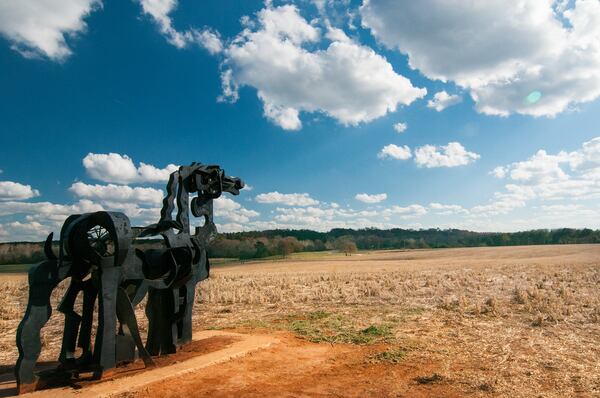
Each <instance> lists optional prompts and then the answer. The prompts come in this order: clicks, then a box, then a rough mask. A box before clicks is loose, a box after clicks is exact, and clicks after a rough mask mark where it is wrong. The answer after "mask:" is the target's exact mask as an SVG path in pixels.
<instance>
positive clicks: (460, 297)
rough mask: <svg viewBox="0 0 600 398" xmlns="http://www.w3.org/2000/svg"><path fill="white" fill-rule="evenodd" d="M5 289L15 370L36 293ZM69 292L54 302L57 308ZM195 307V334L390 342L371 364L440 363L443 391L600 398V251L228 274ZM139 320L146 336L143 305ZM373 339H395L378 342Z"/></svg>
mask: <svg viewBox="0 0 600 398" xmlns="http://www.w3.org/2000/svg"><path fill="white" fill-rule="evenodd" d="M2 290H3V292H6V294H3V295H2V299H1V300H2V302H1V303H0V348H1V352H2V354H1V356H0V360H1V361H2V363H3V364H5V365H8V364H10V363H12V362H13V361H14V359H15V358H16V349H15V347H14V333H15V329H16V326H17V324H18V321H19V318H20V317H21V315H22V312H23V310H24V307H25V304H26V296H27V286H26V283H25V281H24V280H20V281H19V280H15V279H14V278H13V279H10V280H6V281H5V282H3V283H2ZM62 291H64V286H61V288H59V289H57V291H56V292H55V293H54V294H53V298H52V300H53V303H54V304H55V305H56V304H57V302H58V300H59V299H60V297H61V293H62ZM196 301H197V305H196V306H195V312H196V313H195V316H194V321H195V325H196V327H197V328H235V329H238V330H246V331H248V332H251V333H252V332H254V330H255V329H259V330H271V329H286V330H291V331H292V332H294V333H296V334H298V335H299V336H300V337H304V338H307V339H309V340H311V341H324V342H329V343H337V342H342V343H349V342H350V343H358V344H365V343H369V342H374V341H375V342H378V343H386V344H388V348H387V349H386V350H383V351H382V353H381V354H380V355H379V356H377V355H376V356H375V357H373V358H379V360H384V361H385V360H386V358H388V359H389V361H391V362H392V363H397V362H403V361H416V362H419V361H422V362H427V361H429V362H431V361H436V362H439V363H441V364H442V369H443V371H442V372H441V373H440V374H441V375H442V376H443V378H444V380H445V382H448V383H455V384H457V385H459V386H461V388H463V387H464V389H465V391H466V392H467V391H470V392H476V393H477V394H489V393H496V394H500V395H505V394H512V395H516V396H527V394H534V395H540V394H541V395H542V396H565V395H572V394H580V395H595V394H600V368H599V367H600V365H599V363H598V362H599V361H598V358H600V348H599V347H600V246H597V245H579V246H571V245H568V246H539V247H518V248H474V249H447V250H446V249H444V250H431V251H405V252H393V251H392V252H373V253H368V254H367V253H359V254H358V255H353V256H350V257H343V258H342V257H334V258H331V259H319V258H317V257H311V258H310V259H307V260H301V261H299V260H293V259H292V260H288V261H282V262H268V263H252V264H245V265H229V266H225V267H217V268H215V270H214V272H213V273H212V275H211V278H210V279H209V280H208V281H205V282H203V283H201V284H200V285H199V291H198V295H197V299H196ZM319 313H322V314H326V316H323V317H319V316H315V315H314V314H319ZM311 314H312V315H311ZM138 316H139V319H140V323H142V327H141V329H142V331H143V333H144V332H145V317H144V315H143V310H142V307H140V308H138ZM61 326H62V316H61V314H59V313H56V312H55V313H54V314H53V317H52V319H51V321H50V322H49V324H48V325H47V326H46V328H45V329H44V343H45V344H44V353H43V356H42V359H53V358H55V356H56V354H57V352H58V349H59V346H60V333H61V330H60V328H61ZM369 328H375V329H369ZM365 330H371V331H373V330H375V331H377V333H379V331H382V330H383V331H384V332H382V333H383V334H384V335H385V336H377V339H373V340H371V339H369V338H367V337H368V336H369V335H368V332H364V331H365ZM380 337H381V338H380ZM386 353H387V354H386ZM373 358H371V359H369V358H366V359H365V360H366V361H373ZM390 358H391V359H390Z"/></svg>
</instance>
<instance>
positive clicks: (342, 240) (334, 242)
mask: <svg viewBox="0 0 600 398" xmlns="http://www.w3.org/2000/svg"><path fill="white" fill-rule="evenodd" d="M567 243H600V230H592V229H572V228H561V229H552V230H550V229H536V230H531V231H523V232H512V233H502V232H490V233H487V232H472V231H464V230H459V229H446V230H441V229H436V228H432V229H420V230H414V229H400V228H394V229H386V230H382V229H375V228H366V229H359V230H354V229H343V228H337V229H332V230H331V231H329V232H317V231H312V230H270V231H254V232H237V233H224V234H219V235H218V236H217V238H216V239H215V240H214V241H213V242H212V243H211V245H210V247H209V248H208V251H209V256H211V257H227V258H239V259H251V258H264V257H269V256H276V255H278V256H282V257H287V256H288V255H290V254H291V253H294V252H302V251H323V250H339V251H341V252H344V253H346V254H351V253H353V252H355V251H356V250H379V249H420V248H445V247H476V246H516V245H546V244H567ZM144 244H145V245H152V244H159V243H158V242H149V241H147V242H146V243H144ZM42 259H43V248H42V243H31V242H21V243H0V264H30V263H34V262H38V261H41V260H42Z"/></svg>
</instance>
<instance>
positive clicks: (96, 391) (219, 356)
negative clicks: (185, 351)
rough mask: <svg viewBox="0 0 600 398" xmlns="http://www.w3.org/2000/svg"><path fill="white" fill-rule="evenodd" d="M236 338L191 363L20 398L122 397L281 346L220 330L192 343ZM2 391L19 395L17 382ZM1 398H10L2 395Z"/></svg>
mask: <svg viewBox="0 0 600 398" xmlns="http://www.w3.org/2000/svg"><path fill="white" fill-rule="evenodd" d="M217 336H223V337H234V338H235V339H236V341H235V342H233V343H232V344H230V345H228V346H227V347H225V348H223V349H220V350H217V351H213V352H210V353H207V354H202V355H198V356H195V357H192V358H190V359H187V360H184V361H181V362H177V363H174V364H172V365H168V366H164V367H159V368H155V369H149V370H147V371H143V372H141V373H136V374H134V375H131V376H121V377H119V378H117V379H114V380H106V381H102V382H99V383H97V384H92V385H89V386H85V387H84V388H81V389H73V388H69V387H61V388H53V389H48V390H41V391H36V392H32V393H29V394H23V395H19V397H27V398H30V397H31V398H38V397H40V398H50V397H61V398H69V397H78V398H88V397H89V398H91V397H110V396H113V395H116V394H122V393H125V392H129V391H135V390H138V389H140V388H142V387H144V386H147V385H149V384H152V383H156V382H160V381H164V380H166V379H172V378H177V377H181V376H183V375H186V374H189V373H194V372H197V371H198V370H200V369H203V368H206V367H208V366H211V365H215V364H218V363H222V362H226V361H230V360H232V359H234V358H238V357H241V356H244V355H246V354H248V353H250V352H252V351H256V350H260V349H263V348H267V347H269V346H271V345H273V344H276V343H278V342H279V340H278V339H276V338H274V337H271V336H264V335H247V334H240V333H232V332H224V331H219V330H204V331H200V332H195V333H194V335H193V339H194V340H195V341H196V340H204V339H208V338H212V337H217ZM0 390H4V391H5V392H6V391H9V390H10V391H16V388H15V385H14V382H13V383H12V384H10V383H2V385H1V386H0ZM2 396H9V395H5V394H2Z"/></svg>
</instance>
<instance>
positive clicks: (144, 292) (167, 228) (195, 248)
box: [15, 163, 244, 393]
mask: <svg viewBox="0 0 600 398" xmlns="http://www.w3.org/2000/svg"><path fill="white" fill-rule="evenodd" d="M243 187H244V183H243V182H242V180H240V179H239V178H236V177H229V176H226V175H225V172H224V171H223V170H222V169H221V168H220V167H219V166H215V165H204V164H200V163H192V164H191V165H190V166H182V167H180V168H179V169H178V170H177V171H175V172H173V173H172V174H171V175H170V178H169V182H168V184H167V194H166V197H165V198H164V200H163V206H162V209H161V215H160V220H159V221H158V222H157V223H156V224H152V225H149V226H147V227H131V226H130V223H129V218H128V217H127V216H126V215H125V214H123V213H118V212H108V211H100V212H95V213H87V214H77V215H71V216H70V217H68V218H67V219H66V220H65V222H64V224H63V226H62V229H61V231H60V244H59V253H58V255H56V254H54V252H53V250H52V240H53V234H52V233H51V234H50V235H49V236H48V238H47V240H46V243H45V246H44V250H45V255H46V258H47V259H46V260H45V261H43V262H41V263H39V264H37V265H36V266H34V267H33V268H32V269H31V270H30V271H29V301H28V304H27V310H26V312H25V316H24V317H23V320H22V321H21V323H20V324H19V327H18V329H17V348H18V350H19V357H18V360H17V364H16V367H15V374H16V379H17V386H18V391H19V393H25V392H29V391H34V390H36V389H39V388H40V387H41V386H42V385H43V384H44V383H45V378H44V377H48V376H44V375H43V374H42V375H37V374H36V373H35V372H34V368H35V365H36V362H37V359H38V357H39V355H40V353H41V347H42V344H41V338H40V332H41V329H42V327H43V326H44V325H45V324H46V322H47V321H48V319H49V318H50V315H51V313H52V308H51V304H50V296H51V293H52V291H53V289H54V288H55V287H56V286H57V285H58V284H59V283H60V282H61V281H63V280H65V279H66V278H71V279H70V282H69V283H70V284H69V286H68V288H67V290H66V293H65V294H64V297H63V298H62V301H61V302H60V304H59V305H58V311H60V312H62V313H63V314H64V316H65V321H64V330H63V338H62V347H61V351H60V356H59V358H58V361H59V366H58V368H57V369H55V370H53V371H52V372H51V373H52V377H54V378H55V377H57V375H58V377H61V378H67V379H69V378H71V377H74V376H77V375H79V373H80V372H92V375H93V377H94V378H102V377H105V376H107V375H109V374H111V373H112V372H113V370H114V369H115V367H116V366H117V364H118V363H121V362H131V361H133V360H135V359H136V358H137V357H139V358H141V359H142V360H143V361H144V364H145V366H146V367H152V366H154V362H153V359H152V357H153V356H156V355H164V354H169V353H174V352H175V351H176V350H177V348H178V347H180V346H181V345H183V344H186V343H188V342H190V341H191V339H192V310H193V305H194V298H195V293H196V285H197V283H198V282H200V281H202V280H204V279H206V278H208V276H209V271H210V264H209V260H208V256H207V246H208V244H209V243H210V241H211V240H212V239H213V238H214V236H215V234H216V232H217V230H216V226H215V224H214V222H213V200H214V199H216V198H218V197H219V196H221V194H222V193H224V192H229V193H230V194H233V195H238V194H239V191H240V189H242V188H243ZM192 194H195V196H194V197H193V198H192V200H191V202H190V195H192ZM190 212H191V213H192V215H193V216H194V217H196V218H199V223H200V224H201V226H197V227H196V228H195V232H194V233H191V232H190V215H189V213H190ZM173 213H176V214H175V218H173ZM153 236H154V237H162V244H161V245H160V247H159V248H152V249H146V250H142V249H140V248H139V247H137V246H139V245H136V242H139V241H140V238H149V237H153ZM80 295H81V299H80V300H81V303H82V304H81V313H77V311H76V300H77V298H78V296H80ZM144 298H147V301H146V309H145V313H146V316H147V318H148V334H147V339H146V341H145V343H144V342H143V341H142V338H141V336H140V331H139V327H138V322H137V319H136V314H135V307H136V306H137V305H138V304H140V303H141V302H142V300H143V299H144ZM96 302H97V303H96ZM96 305H97V308H98V314H97V326H96V336H95V340H94V344H92V332H93V330H94V322H93V319H94V308H95V306H96ZM77 348H79V349H80V351H79V352H77V353H78V355H76V351H77Z"/></svg>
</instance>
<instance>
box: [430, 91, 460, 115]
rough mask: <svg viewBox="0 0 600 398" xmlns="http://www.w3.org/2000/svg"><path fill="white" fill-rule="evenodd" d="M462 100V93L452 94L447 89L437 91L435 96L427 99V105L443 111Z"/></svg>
mask: <svg viewBox="0 0 600 398" xmlns="http://www.w3.org/2000/svg"><path fill="white" fill-rule="evenodd" d="M461 101H462V98H461V97H460V95H456V94H452V95H450V94H448V93H447V92H445V91H440V92H437V93H435V95H434V96H433V98H432V99H430V100H429V101H427V107H428V108H433V109H435V110H436V111H438V112H441V111H443V110H444V109H446V108H448V107H449V106H452V105H456V104H460V103H461Z"/></svg>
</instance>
